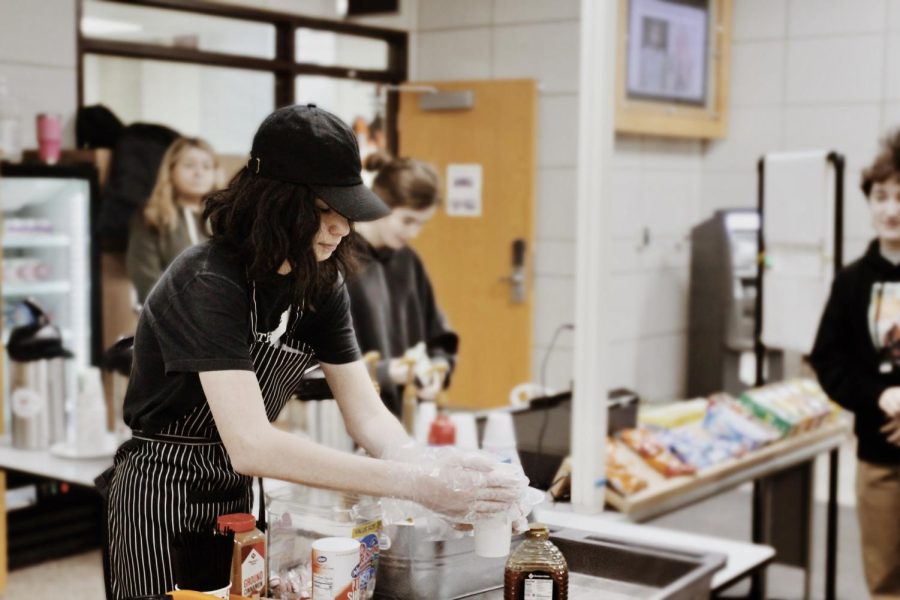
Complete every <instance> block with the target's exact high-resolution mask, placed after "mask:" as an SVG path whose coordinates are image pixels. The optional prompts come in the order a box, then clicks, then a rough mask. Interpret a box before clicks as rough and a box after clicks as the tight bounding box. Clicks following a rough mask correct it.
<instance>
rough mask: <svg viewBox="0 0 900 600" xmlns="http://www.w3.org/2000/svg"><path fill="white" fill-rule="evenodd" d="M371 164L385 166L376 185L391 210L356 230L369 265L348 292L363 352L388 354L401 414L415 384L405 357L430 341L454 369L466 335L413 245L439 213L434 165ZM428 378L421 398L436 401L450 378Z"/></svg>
mask: <svg viewBox="0 0 900 600" xmlns="http://www.w3.org/2000/svg"><path fill="white" fill-rule="evenodd" d="M365 166H366V169H367V170H369V171H377V175H376V176H375V179H374V181H373V183H372V190H373V191H374V192H375V193H376V194H377V195H378V197H379V198H381V199H382V200H383V201H384V202H385V203H386V204H387V205H388V206H389V207H390V209H391V212H390V214H389V215H388V216H386V217H384V218H381V219H378V220H376V221H371V222H367V223H360V224H359V225H358V226H357V227H356V231H357V233H358V234H359V236H360V237H361V238H362V240H361V242H362V243H361V244H359V245H360V246H361V249H360V250H361V251H360V257H359V259H360V262H361V263H362V268H361V269H360V271H359V272H358V273H357V274H356V275H355V276H353V277H351V278H350V279H349V280H348V281H347V290H348V291H349V292H350V310H351V313H352V315H353V326H354V329H355V330H356V338H357V340H358V341H359V347H360V349H361V350H362V351H363V352H369V351H372V350H376V351H378V352H379V353H380V354H381V356H382V357H383V358H382V360H381V361H380V362H379V363H378V364H377V365H376V369H375V373H376V376H377V379H378V384H379V387H380V388H381V399H382V400H383V401H384V403H385V405H386V406H387V407H388V408H389V409H390V410H391V412H393V413H394V414H396V415H400V412H401V391H400V387H399V386H401V385H403V384H404V383H406V381H407V376H408V374H407V369H408V367H406V366H404V363H403V361H401V360H400V358H399V357H402V356H403V355H404V353H405V352H406V351H407V350H408V349H410V348H412V347H413V346H415V345H416V344H418V343H420V342H424V343H425V345H426V349H427V352H428V356H429V358H430V359H431V362H432V364H434V363H443V364H445V365H447V367H448V369H451V368H452V367H453V365H454V364H455V362H456V351H457V347H458V346H459V336H457V335H456V333H455V332H454V331H453V330H451V329H450V327H449V326H448V324H447V320H446V319H445V318H444V315H443V313H442V312H441V310H440V309H439V308H438V305H437V301H436V300H435V296H434V290H433V289H432V287H431V281H430V280H429V278H428V274H427V273H426V271H425V267H424V265H423V264H422V261H421V259H420V258H419V255H418V254H416V252H415V251H414V250H413V249H412V248H410V247H409V245H408V244H409V243H410V242H411V241H412V240H413V239H415V238H416V237H417V236H418V235H419V232H420V231H421V230H422V227H424V226H425V224H426V223H427V222H428V221H429V220H431V217H432V216H434V212H435V211H436V210H437V206H438V203H439V202H440V181H439V179H438V175H437V172H435V170H434V167H432V166H431V165H429V164H428V163H425V162H422V161H419V160H415V159H410V158H396V159H394V158H392V157H390V156H389V155H387V154H385V153H383V152H376V153H374V154H371V155H369V156H368V157H367V158H366V164H365ZM420 383H421V384H422V387H421V388H420V390H419V396H420V398H423V399H426V400H433V399H434V397H435V396H436V395H437V392H438V391H439V390H440V386H441V384H442V383H444V379H443V378H442V377H440V376H435V377H433V378H432V379H431V380H429V381H422V382H420Z"/></svg>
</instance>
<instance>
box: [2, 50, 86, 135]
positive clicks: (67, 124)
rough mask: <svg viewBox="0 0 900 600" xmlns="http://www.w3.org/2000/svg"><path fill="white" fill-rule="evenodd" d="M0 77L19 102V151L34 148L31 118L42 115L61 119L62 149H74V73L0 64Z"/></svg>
mask: <svg viewBox="0 0 900 600" xmlns="http://www.w3.org/2000/svg"><path fill="white" fill-rule="evenodd" d="M0 77H5V78H6V80H7V82H8V84H9V88H10V90H11V91H12V92H13V93H14V94H15V96H16V98H17V99H18V101H19V110H20V115H21V129H22V146H23V148H36V147H37V135H36V132H35V116H36V115H38V114H40V113H44V112H47V113H57V114H59V115H61V116H62V118H63V146H64V147H73V146H74V145H75V111H76V110H77V108H78V99H77V98H76V87H77V78H76V75H75V69H70V68H60V67H40V66H33V65H23V64H19V63H4V62H0Z"/></svg>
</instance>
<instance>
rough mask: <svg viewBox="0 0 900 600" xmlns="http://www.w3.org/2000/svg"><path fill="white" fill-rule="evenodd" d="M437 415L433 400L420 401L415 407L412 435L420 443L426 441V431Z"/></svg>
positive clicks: (425, 442)
mask: <svg viewBox="0 0 900 600" xmlns="http://www.w3.org/2000/svg"><path fill="white" fill-rule="evenodd" d="M435 417H437V404H435V403H434V402H421V403H420V404H419V407H418V409H416V423H415V427H414V428H413V435H414V436H415V438H416V441H417V442H419V443H420V444H427V443H428V431H429V430H430V429H431V422H432V421H434V419H435Z"/></svg>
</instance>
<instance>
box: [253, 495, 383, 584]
mask: <svg viewBox="0 0 900 600" xmlns="http://www.w3.org/2000/svg"><path fill="white" fill-rule="evenodd" d="M266 511H267V514H268V525H269V531H268V533H269V555H268V556H269V594H270V596H271V597H272V598H277V599H279V600H299V599H301V598H310V597H311V590H312V566H311V560H312V544H313V542H314V541H316V540H317V539H320V538H324V537H345V538H354V539H357V540H359V541H360V542H361V543H363V544H365V547H366V552H365V557H364V558H363V562H364V563H366V562H367V563H368V564H363V565H362V567H361V568H360V588H359V589H360V590H364V594H363V595H361V597H360V600H362V599H363V598H365V599H370V598H372V597H373V596H374V594H375V572H376V570H377V568H378V557H379V555H380V552H381V551H383V550H386V549H387V547H388V546H389V540H388V539H387V537H386V536H385V535H384V530H383V525H382V522H381V504H380V503H379V502H378V500H377V499H375V498H371V497H368V496H356V495H351V494H344V493H340V492H333V491H330V490H322V489H317V488H311V487H306V486H302V485H290V486H285V487H282V488H279V489H277V490H273V491H271V492H268V493H266Z"/></svg>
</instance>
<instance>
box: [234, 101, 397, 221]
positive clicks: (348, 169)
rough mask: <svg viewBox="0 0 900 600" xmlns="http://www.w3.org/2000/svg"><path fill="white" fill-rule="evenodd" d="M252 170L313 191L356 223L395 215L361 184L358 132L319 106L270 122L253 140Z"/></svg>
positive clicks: (294, 109) (281, 113)
mask: <svg viewBox="0 0 900 600" xmlns="http://www.w3.org/2000/svg"><path fill="white" fill-rule="evenodd" d="M247 168H248V169H249V170H250V172H251V173H255V174H256V175H259V176H260V177H267V178H269V179H277V180H279V181H287V182H290V183H299V184H303V185H305V186H307V187H309V188H310V189H311V190H312V191H313V192H314V193H315V194H316V195H317V196H318V197H319V198H321V199H322V200H323V201H325V202H326V203H327V204H328V206H330V207H331V208H333V209H334V210H336V211H338V212H339V213H341V214H342V215H344V216H345V217H347V218H348V219H350V220H351V221H374V220H375V219H380V218H381V217H385V216H387V215H388V214H390V212H391V209H390V208H388V206H387V205H386V204H385V203H384V202H383V201H382V200H381V198H379V197H378V196H377V195H376V194H375V193H374V192H373V191H372V190H370V189H369V188H368V187H366V185H365V184H364V183H363V181H362V177H361V176H360V172H361V171H362V162H361V161H360V157H359V145H358V144H357V142H356V135H355V134H354V133H353V130H352V129H350V127H349V126H348V125H347V124H346V123H344V122H343V121H342V120H341V119H340V118H338V117H337V116H335V115H333V114H331V113H330V112H328V111H327V110H323V109H321V108H319V107H317V106H316V105H315V104H305V105H301V104H296V105H294V106H285V107H284V108H279V109H278V110H276V111H275V112H273V113H272V114H270V115H269V116H268V117H266V118H265V120H264V121H263V122H262V125H260V126H259V129H258V130H257V131H256V135H255V136H253V148H252V149H251V150H250V161H249V162H248V163H247Z"/></svg>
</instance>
